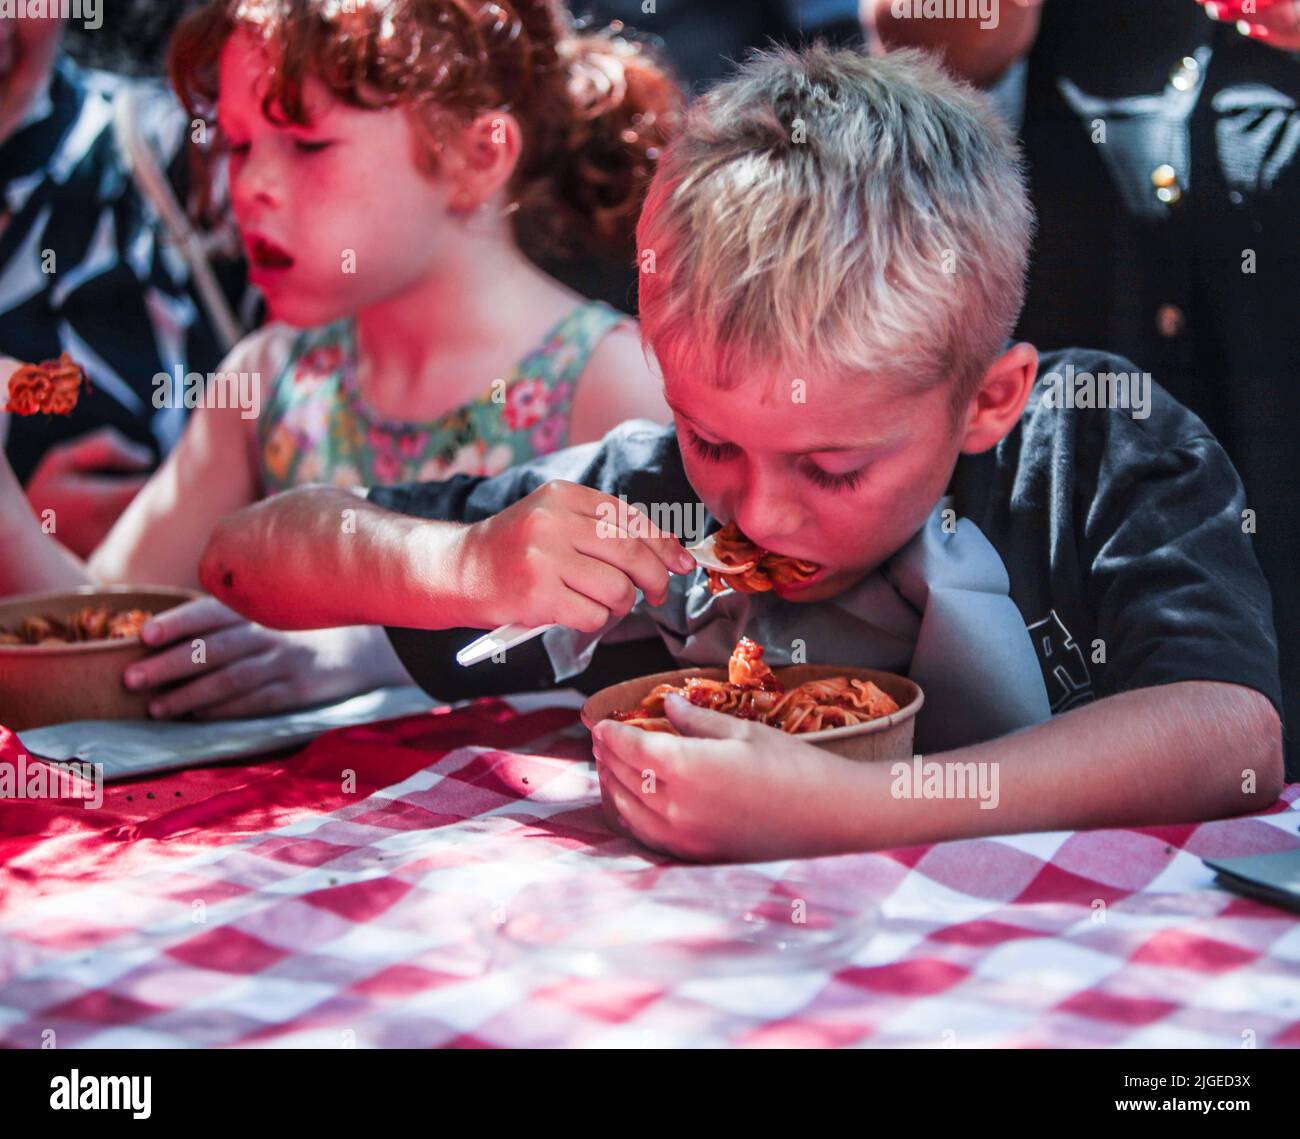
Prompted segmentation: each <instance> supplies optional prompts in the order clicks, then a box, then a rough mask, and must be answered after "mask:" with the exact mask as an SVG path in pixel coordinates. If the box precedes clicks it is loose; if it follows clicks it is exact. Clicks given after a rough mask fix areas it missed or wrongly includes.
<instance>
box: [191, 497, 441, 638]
mask: <svg viewBox="0 0 1300 1139" xmlns="http://www.w3.org/2000/svg"><path fill="white" fill-rule="evenodd" d="M463 529H464V527H462V526H460V525H458V524H456V523H451V522H429V521H425V520H423V519H418V518H411V517H407V516H405V515H401V514H395V513H393V512H392V511H389V510H384V509H383V508H382V507H378V506H375V505H373V504H372V503H369V502H367V501H366V500H365V499H364V498H361V497H359V496H358V495H356V494H353V493H350V492H349V491H346V490H340V489H337V488H334V487H304V488H301V489H298V490H291V491H287V492H286V493H284V494H281V495H277V496H276V497H274V498H270V499H266V500H264V501H262V502H259V503H257V504H255V505H253V506H250V507H247V508H245V509H243V510H240V511H237V512H236V513H235V514H232V515H230V516H229V517H227V518H225V519H223V520H222V522H221V523H220V524H219V525H218V526H217V527H216V529H215V530H214V531H213V534H212V537H211V539H210V541H209V542H208V546H207V549H206V550H205V551H204V554H203V559H202V562H201V564H200V567H199V578H200V580H201V581H202V583H203V587H204V588H205V589H207V590H208V591H210V592H211V593H212V594H213V595H214V596H216V597H217V598H219V599H220V600H221V601H223V602H225V603H226V604H227V605H229V606H230V607H231V608H233V609H236V610H238V611H239V612H240V613H242V614H244V615H245V616H246V617H249V618H251V619H252V620H254V621H258V622H260V623H261V624H264V625H269V626H272V627H274V628H279V629H319V628H329V627H334V626H340V625H419V626H420V627H423V628H430V629H440V628H450V627H455V626H457V625H463V624H465V623H466V621H465V620H464V614H463V613H462V612H460V611H459V609H458V606H457V601H458V596H459V595H458V590H457V587H456V574H455V569H454V555H455V551H456V549H457V540H458V536H459V534H460V532H461V531H462V530H463Z"/></svg>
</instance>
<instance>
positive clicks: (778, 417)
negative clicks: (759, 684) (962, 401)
mask: <svg viewBox="0 0 1300 1139" xmlns="http://www.w3.org/2000/svg"><path fill="white" fill-rule="evenodd" d="M665 381H666V382H665V393H666V395H667V397H668V402H669V404H670V405H671V406H672V408H673V412H674V418H675V421H676V425H677V435H678V438H679V440H680V442H681V450H682V459H683V462H684V464H685V468H686V475H687V478H689V479H690V482H691V485H692V486H693V487H694V488H695V491H696V493H697V494H698V495H699V496H700V501H701V502H703V503H704V505H705V506H706V507H707V508H708V510H709V512H710V513H711V514H713V515H714V516H715V517H717V518H719V519H721V520H724V521H735V522H736V523H737V524H738V525H739V526H740V528H741V530H742V531H744V533H745V534H746V535H747V536H748V537H749V538H750V539H752V540H753V541H754V542H755V543H757V544H758V545H759V546H762V547H764V548H766V549H769V550H772V551H773V552H775V553H778V554H788V555H790V556H791V557H795V558H801V559H805V560H807V561H811V562H817V563H819V564H821V566H822V567H823V568H822V570H821V571H820V572H819V573H818V574H817V576H816V577H814V578H812V579H811V580H810V581H808V582H806V583H805V584H803V585H799V586H790V587H781V586H778V587H777V592H778V593H779V594H780V595H781V597H782V598H783V599H784V600H788V601H798V602H810V601H822V600H824V599H826V598H828V597H834V596H835V595H836V594H838V593H842V592H843V591H844V590H846V589H848V588H849V587H850V586H852V585H854V584H856V583H857V582H858V581H860V580H861V579H862V578H863V577H864V576H865V575H866V574H867V573H869V572H871V571H872V570H873V569H875V568H876V567H877V566H879V565H880V564H881V563H882V562H883V561H885V560H886V559H887V558H889V557H890V556H891V555H893V554H894V553H896V552H897V551H898V550H899V549H900V548H901V547H902V546H903V544H904V543H906V542H907V540H908V539H909V538H910V537H912V535H913V534H915V533H916V531H917V530H919V529H920V527H921V526H922V524H923V523H924V522H925V520H926V518H927V517H928V516H929V514H930V512H931V511H932V510H933V509H934V505H935V503H936V502H938V500H939V499H940V497H942V495H943V494H944V492H945V490H946V489H947V485H948V479H949V477H950V476H951V474H952V470H953V466H954V465H955V463H956V461H957V456H958V455H959V453H960V451H961V436H960V435H959V433H958V432H956V431H955V430H954V429H953V427H952V424H951V420H950V418H949V409H948V400H949V396H948V390H947V388H946V386H943V385H941V386H939V387H938V388H935V389H932V390H930V391H927V392H924V393H921V394H920V395H895V394H892V393H890V392H889V391H888V390H882V386H881V385H880V384H878V383H875V382H872V381H869V380H865V381H862V382H859V383H853V382H845V381H830V382H826V381H823V382H820V383H818V382H814V381H812V380H809V381H808V382H807V384H806V387H805V388H804V389H803V392H804V393H805V394H806V399H805V400H804V402H797V401H796V400H795V399H794V398H793V396H794V394H795V389H793V388H792V389H791V390H790V391H789V392H786V393H784V395H782V393H780V392H779V391H778V392H777V394H776V395H773V393H772V389H771V387H770V385H768V384H767V383H766V381H763V380H761V379H753V380H748V381H746V382H745V383H744V384H742V385H741V386H739V387H736V388H731V389H726V390H724V389H721V388H716V387H713V386H711V385H707V384H698V383H695V384H692V383H690V382H682V381H681V380H680V379H676V380H675V379H674V378H673V377H671V376H666V377H665ZM765 389H766V391H765ZM764 394H766V399H764V398H763V397H764Z"/></svg>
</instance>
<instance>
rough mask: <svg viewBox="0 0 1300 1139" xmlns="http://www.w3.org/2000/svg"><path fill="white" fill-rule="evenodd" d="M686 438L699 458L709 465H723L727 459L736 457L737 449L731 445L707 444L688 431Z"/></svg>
mask: <svg viewBox="0 0 1300 1139" xmlns="http://www.w3.org/2000/svg"><path fill="white" fill-rule="evenodd" d="M686 437H687V439H689V440H690V443H691V446H692V447H693V448H695V450H696V451H697V452H698V453H699V455H700V457H701V458H702V459H707V460H708V461H709V462H710V463H725V462H726V461H727V460H728V459H734V458H735V457H736V450H737V449H736V446H735V444H733V443H709V442H707V441H706V440H704V439H701V438H700V437H699V436H698V435H696V434H695V432H694V431H690V430H688V431H687V432H686Z"/></svg>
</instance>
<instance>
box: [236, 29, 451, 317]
mask: <svg viewBox="0 0 1300 1139" xmlns="http://www.w3.org/2000/svg"><path fill="white" fill-rule="evenodd" d="M266 70H267V61H266V56H265V54H264V53H263V51H262V49H261V47H260V46H259V44H258V43H257V41H256V40H255V39H253V38H252V36H250V35H249V34H248V33H247V32H242V31H241V32H237V33H236V34H234V35H233V36H231V37H230V39H229V41H228V42H227V43H226V45H225V47H224V49H223V50H222V53H221V88H220V91H221V93H220V98H219V108H218V117H219V119H220V122H221V127H222V131H223V133H224V134H225V137H226V141H227V144H228V147H229V151H230V184H231V198H232V204H233V206H234V211H235V217H236V220H237V221H238V223H239V228H240V231H241V233H242V235H243V240H244V246H245V249H246V251H247V253H248V258H249V275H250V277H251V278H252V280H253V282H254V283H255V284H256V285H257V286H258V287H259V288H260V289H261V290H262V292H263V294H264V295H265V297H266V301H267V306H268V308H269V309H270V311H271V316H272V317H273V318H274V319H277V320H283V321H286V322H288V323H290V324H294V325H298V326H300V327H301V326H310V325H316V324H323V323H326V322H328V321H331V320H335V319H338V318H339V317H341V316H344V315H349V314H351V313H354V312H356V311H357V310H358V309H360V308H364V307H366V306H368V305H373V304H377V303H379V302H381V301H383V300H385V299H387V298H389V297H392V296H394V295H396V294H398V293H400V292H402V291H403V290H405V289H407V288H410V287H411V286H412V285H414V284H415V283H417V282H419V281H421V280H422V279H424V278H425V277H426V276H427V275H428V274H429V272H430V271H431V268H432V266H433V265H434V264H435V263H436V261H437V259H438V257H439V255H440V248H441V243H442V239H443V237H444V236H445V235H446V233H447V231H448V225H447V220H446V217H447V203H446V197H447V195H446V188H445V187H444V186H443V185H442V184H441V183H440V182H439V181H438V180H436V179H431V178H430V177H429V176H428V175H427V174H425V173H424V172H423V171H421V170H420V169H419V168H418V167H417V166H416V163H415V153H416V150H415V142H414V132H413V130H412V128H411V125H410V122H409V120H408V118H407V116H406V115H405V114H404V113H402V112H400V111H398V110H388V111H369V110H362V109H359V108H355V107H350V106H348V105H346V104H343V103H340V102H339V101H337V100H336V99H334V98H333V97H332V96H331V95H330V94H329V92H328V91H327V90H326V88H325V87H324V86H323V85H322V84H321V83H319V82H318V81H316V80H314V79H309V80H308V81H307V85H306V91H305V94H306V103H307V106H308V108H309V110H310V112H311V119H312V123H311V126H310V127H303V126H299V125H297V124H295V123H285V124H282V125H281V124H278V123H275V122H271V121H269V120H268V119H267V118H266V117H265V116H264V115H263V113H262V85H261V83H259V79H260V77H262V76H263V75H265V73H266Z"/></svg>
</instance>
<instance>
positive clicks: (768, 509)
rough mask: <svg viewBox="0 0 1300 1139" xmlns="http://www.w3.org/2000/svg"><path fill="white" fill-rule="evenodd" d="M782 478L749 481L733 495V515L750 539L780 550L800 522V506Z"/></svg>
mask: <svg viewBox="0 0 1300 1139" xmlns="http://www.w3.org/2000/svg"><path fill="white" fill-rule="evenodd" d="M790 491H791V488H790V487H789V486H788V484H786V483H785V482H784V480H782V479H780V478H779V477H778V478H773V477H771V476H766V477H760V478H757V479H754V480H753V481H751V482H749V483H748V484H747V485H746V486H745V487H744V488H743V489H741V490H740V492H739V493H738V494H737V496H736V498H735V500H734V501H735V505H734V507H733V509H732V517H733V518H734V519H735V520H736V524H737V525H738V526H739V527H740V528H741V530H743V531H744V533H745V535H746V536H747V537H748V538H749V539H750V541H752V542H756V543H757V544H758V545H760V546H763V547H765V548H775V549H777V550H779V549H780V548H781V544H782V543H783V542H784V541H785V540H787V539H789V538H791V537H793V536H794V535H795V534H797V533H798V532H799V530H800V528H801V527H802V526H803V510H802V508H801V506H800V504H799V500H798V498H797V497H796V496H795V495H793V494H791V493H790Z"/></svg>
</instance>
